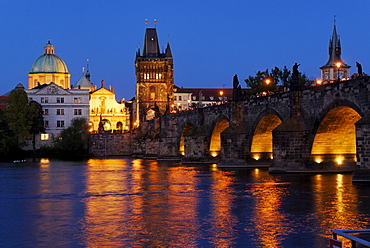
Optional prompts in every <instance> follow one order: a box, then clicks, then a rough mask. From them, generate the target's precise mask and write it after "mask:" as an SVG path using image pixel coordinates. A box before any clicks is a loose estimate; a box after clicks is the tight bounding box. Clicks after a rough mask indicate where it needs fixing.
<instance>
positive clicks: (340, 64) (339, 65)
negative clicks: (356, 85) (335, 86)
mask: <svg viewBox="0 0 370 248" xmlns="http://www.w3.org/2000/svg"><path fill="white" fill-rule="evenodd" d="M336 66H337V68H338V77H337V78H338V81H339V80H340V78H339V68H340V67H341V66H342V63H341V62H337V63H336Z"/></svg>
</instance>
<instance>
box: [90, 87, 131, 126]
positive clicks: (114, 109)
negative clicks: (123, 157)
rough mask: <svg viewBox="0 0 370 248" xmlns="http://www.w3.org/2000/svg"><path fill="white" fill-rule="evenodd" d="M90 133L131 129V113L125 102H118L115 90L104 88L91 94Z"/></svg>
mask: <svg viewBox="0 0 370 248" xmlns="http://www.w3.org/2000/svg"><path fill="white" fill-rule="evenodd" d="M89 125H90V130H89V131H90V132H91V133H96V132H118V133H121V132H124V131H128V130H129V129H130V113H129V111H128V108H126V105H125V101H124V99H122V100H121V101H120V102H117V101H116V94H115V93H114V88H113V87H112V86H109V87H108V89H106V88H105V87H104V80H103V81H102V84H101V88H100V89H98V90H95V91H92V92H91V95H90V123H89Z"/></svg>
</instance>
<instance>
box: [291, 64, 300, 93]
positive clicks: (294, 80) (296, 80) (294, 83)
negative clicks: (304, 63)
mask: <svg viewBox="0 0 370 248" xmlns="http://www.w3.org/2000/svg"><path fill="white" fill-rule="evenodd" d="M300 65H301V64H297V62H294V65H293V72H292V81H291V84H290V86H291V90H299V84H298V83H299V71H298V67H299V66H300Z"/></svg>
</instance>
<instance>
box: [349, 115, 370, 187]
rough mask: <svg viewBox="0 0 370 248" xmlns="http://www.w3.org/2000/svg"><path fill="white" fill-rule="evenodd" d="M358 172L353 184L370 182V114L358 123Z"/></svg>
mask: <svg viewBox="0 0 370 248" xmlns="http://www.w3.org/2000/svg"><path fill="white" fill-rule="evenodd" d="M355 125H356V153H357V162H356V170H355V171H354V173H353V176H352V182H355V183H361V182H370V113H369V112H367V113H366V114H365V115H364V116H363V117H362V119H360V120H359V121H358V122H356V124H355Z"/></svg>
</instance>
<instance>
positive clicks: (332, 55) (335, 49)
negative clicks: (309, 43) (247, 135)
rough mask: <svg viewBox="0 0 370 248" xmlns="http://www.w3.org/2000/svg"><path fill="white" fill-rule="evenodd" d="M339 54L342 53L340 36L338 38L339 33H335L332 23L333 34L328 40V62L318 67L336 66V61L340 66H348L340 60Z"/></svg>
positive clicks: (335, 29)
mask: <svg viewBox="0 0 370 248" xmlns="http://www.w3.org/2000/svg"><path fill="white" fill-rule="evenodd" d="M341 54H342V47H341V44H340V38H339V35H338V34H337V27H336V24H335V23H334V28H333V34H332V36H331V39H330V41H329V60H328V62H326V64H325V65H323V66H322V67H320V69H321V68H325V67H336V64H337V63H338V62H339V63H341V67H348V68H349V67H350V66H349V65H347V64H345V63H344V62H343V61H342V59H341Z"/></svg>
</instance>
